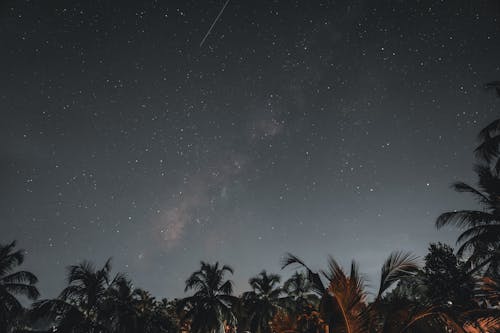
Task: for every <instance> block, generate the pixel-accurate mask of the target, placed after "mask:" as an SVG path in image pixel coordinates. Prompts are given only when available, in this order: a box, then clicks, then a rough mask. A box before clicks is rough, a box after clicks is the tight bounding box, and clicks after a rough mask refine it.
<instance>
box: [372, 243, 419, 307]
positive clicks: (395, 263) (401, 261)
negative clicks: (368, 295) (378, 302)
mask: <svg viewBox="0 0 500 333" xmlns="http://www.w3.org/2000/svg"><path fill="white" fill-rule="evenodd" d="M418 268H419V267H418V263H417V257H415V256H414V255H412V254H411V253H408V252H406V253H405V252H393V253H391V254H390V255H389V257H388V258H387V259H386V260H385V262H384V264H383V266H382V270H381V278H380V286H379V290H378V295H377V298H380V297H381V296H382V294H383V293H384V292H385V291H386V290H387V289H388V288H390V287H391V286H392V285H393V284H394V283H395V282H397V281H399V280H401V279H404V278H407V277H410V276H413V275H414V274H415V273H416V272H417V271H418Z"/></svg>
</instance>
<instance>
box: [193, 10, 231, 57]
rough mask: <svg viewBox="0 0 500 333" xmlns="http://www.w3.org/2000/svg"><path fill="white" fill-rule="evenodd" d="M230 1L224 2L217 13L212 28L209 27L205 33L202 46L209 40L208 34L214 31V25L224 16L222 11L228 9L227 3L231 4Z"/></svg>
mask: <svg viewBox="0 0 500 333" xmlns="http://www.w3.org/2000/svg"><path fill="white" fill-rule="evenodd" d="M229 1H231V0H226V2H225V3H224V6H222V9H221V10H220V12H219V14H218V15H217V17H216V18H215V20H214V21H213V23H212V25H211V26H210V29H208V31H207V33H206V34H205V37H203V39H202V40H201V43H200V47H202V46H203V43H205V41H206V40H207V37H208V35H210V33H211V32H212V29H213V28H214V26H215V24H216V23H217V21H218V20H219V18H220V17H221V16H222V13H224V9H226V7H227V5H228V4H229Z"/></svg>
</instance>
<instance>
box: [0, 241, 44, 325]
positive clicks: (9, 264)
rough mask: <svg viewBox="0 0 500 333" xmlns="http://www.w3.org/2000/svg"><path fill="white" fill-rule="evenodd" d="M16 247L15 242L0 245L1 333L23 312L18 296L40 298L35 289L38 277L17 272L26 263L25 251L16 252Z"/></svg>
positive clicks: (31, 298) (32, 298)
mask: <svg viewBox="0 0 500 333" xmlns="http://www.w3.org/2000/svg"><path fill="white" fill-rule="evenodd" d="M15 247H16V242H15V241H14V242H12V243H10V244H7V245H0V332H3V331H6V330H7V327H8V325H10V323H12V322H13V321H14V320H15V319H16V317H17V316H18V315H19V314H20V313H21V312H22V310H23V307H22V305H21V303H20V302H19V300H18V299H17V296H24V297H27V298H28V299H30V300H35V299H37V298H38V297H39V296H40V294H39V292H38V289H37V288H36V287H35V284H36V283H37V282H38V279H37V278H36V276H35V275H34V274H33V273H30V272H27V271H16V268H17V267H18V266H20V265H22V263H23V262H24V253H23V252H24V251H23V250H15Z"/></svg>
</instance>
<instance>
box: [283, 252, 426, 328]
mask: <svg viewBox="0 0 500 333" xmlns="http://www.w3.org/2000/svg"><path fill="white" fill-rule="evenodd" d="M290 265H299V266H300V267H302V268H305V269H306V272H307V278H308V280H309V281H310V282H311V284H312V290H313V291H314V292H315V293H316V294H317V295H318V296H319V297H320V305H319V311H320V315H321V318H322V319H323V320H324V322H325V323H326V325H328V330H329V332H331V333H333V332H346V333H358V332H369V331H370V330H371V329H373V326H374V323H373V322H374V321H376V322H377V323H378V322H379V321H380V320H379V317H380V316H379V314H378V313H377V312H376V310H377V307H376V306H374V305H373V304H378V303H379V302H380V300H381V299H382V297H383V295H384V294H385V293H386V292H387V290H388V289H389V288H390V287H391V286H393V285H394V284H395V283H397V282H398V281H400V280H402V279H405V278H409V277H411V276H413V275H414V274H415V272H416V271H417V270H418V266H417V264H416V258H415V257H413V256H412V255H411V254H408V253H402V252H394V253H392V254H391V255H390V256H389V258H388V259H387V260H386V261H385V263H384V265H383V266H382V270H381V280H380V285H379V290H378V292H377V295H376V298H375V301H374V303H372V305H370V306H369V305H368V303H367V293H366V291H365V285H364V280H363V278H362V277H361V275H360V273H359V269H358V265H357V264H356V262H354V261H352V263H351V268H350V273H349V274H347V273H346V272H345V271H344V269H343V268H342V267H341V266H340V265H339V264H338V262H337V261H336V260H335V259H333V258H332V257H330V258H329V260H328V269H327V270H320V271H318V272H314V271H312V270H311V269H310V268H309V267H308V266H307V265H306V264H305V263H304V262H303V261H302V260H301V259H299V258H298V257H296V256H294V255H292V254H287V255H286V257H285V259H284V260H283V266H282V267H283V268H285V267H287V266H290ZM323 279H325V280H326V284H325V283H324V282H323ZM375 319H376V320H375ZM386 331H387V330H383V332H386Z"/></svg>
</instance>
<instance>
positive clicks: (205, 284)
mask: <svg viewBox="0 0 500 333" xmlns="http://www.w3.org/2000/svg"><path fill="white" fill-rule="evenodd" d="M226 273H231V274H233V269H232V268H231V267H230V266H227V265H223V266H219V263H218V262H216V263H215V264H209V263H206V262H203V261H202V262H201V267H200V269H199V270H198V271H196V272H194V273H193V274H191V276H190V277H189V278H188V279H187V280H186V288H185V289H184V291H189V290H193V291H194V294H193V295H192V296H188V297H186V298H184V299H182V300H181V301H179V306H180V307H181V308H182V309H183V310H184V311H185V312H184V314H183V317H184V318H183V319H184V321H186V320H188V321H189V325H190V327H191V332H193V333H207V332H208V333H219V332H220V333H223V332H224V328H225V324H232V323H234V322H235V316H234V314H233V312H232V310H231V305H232V304H233V303H234V302H235V300H236V298H235V297H233V296H232V293H233V283H232V281H231V280H226V278H225V275H226Z"/></svg>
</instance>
